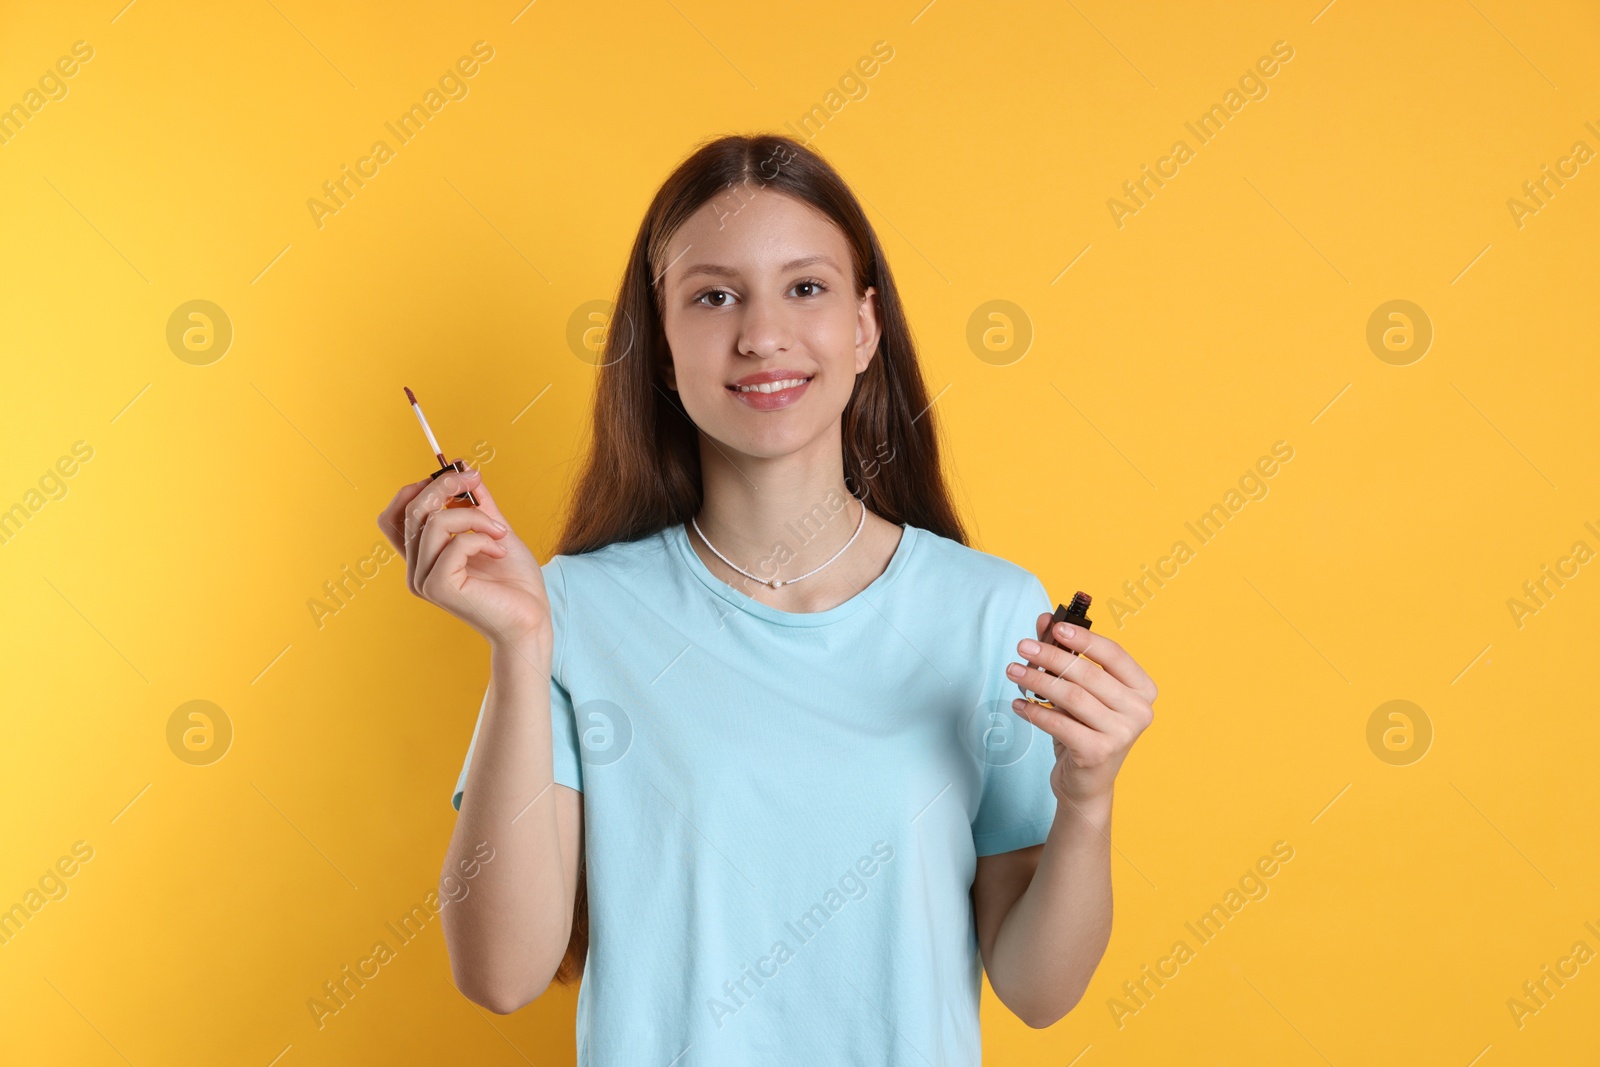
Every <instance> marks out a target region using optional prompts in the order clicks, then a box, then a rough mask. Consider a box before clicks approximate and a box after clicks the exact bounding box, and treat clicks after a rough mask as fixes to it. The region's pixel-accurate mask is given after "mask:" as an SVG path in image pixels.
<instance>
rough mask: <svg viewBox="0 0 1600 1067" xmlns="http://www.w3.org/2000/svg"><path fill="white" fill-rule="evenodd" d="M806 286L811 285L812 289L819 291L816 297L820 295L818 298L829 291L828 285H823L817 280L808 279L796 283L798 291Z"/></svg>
mask: <svg viewBox="0 0 1600 1067" xmlns="http://www.w3.org/2000/svg"><path fill="white" fill-rule="evenodd" d="M806 285H809V286H810V287H811V288H812V289H815V290H816V291H817V292H816V295H818V296H820V295H822V294H823V293H825V292H827V291H828V287H827V286H826V285H823V284H822V282H820V281H819V280H817V279H816V278H807V279H805V280H804V281H798V282H795V283H794V287H795V288H796V289H799V288H800V287H801V286H806Z"/></svg>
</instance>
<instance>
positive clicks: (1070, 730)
mask: <svg viewBox="0 0 1600 1067" xmlns="http://www.w3.org/2000/svg"><path fill="white" fill-rule="evenodd" d="M1011 710H1012V711H1014V712H1016V713H1017V714H1018V715H1020V716H1021V717H1022V718H1024V719H1026V720H1027V721H1028V722H1031V723H1033V725H1035V726H1037V727H1038V728H1039V729H1041V730H1043V731H1044V732H1045V733H1047V734H1049V735H1050V736H1051V737H1052V738H1054V739H1055V740H1057V741H1059V742H1061V743H1062V744H1063V745H1065V746H1066V747H1067V749H1068V750H1069V751H1072V752H1083V751H1085V750H1086V749H1088V748H1092V747H1093V746H1094V745H1095V744H1097V743H1098V742H1097V740H1096V738H1097V737H1098V736H1099V735H1098V733H1097V732H1096V731H1094V730H1092V729H1090V728H1089V727H1087V726H1085V725H1084V724H1083V723H1081V722H1079V721H1078V720H1077V719H1074V718H1073V717H1072V716H1071V715H1068V714H1066V713H1064V712H1062V711H1061V710H1060V709H1059V708H1047V707H1045V706H1043V705H1042V704H1038V703H1035V702H1034V701H1032V700H1023V699H1022V698H1021V697H1018V698H1017V699H1016V700H1013V701H1012V702H1011ZM1074 761H1076V757H1074Z"/></svg>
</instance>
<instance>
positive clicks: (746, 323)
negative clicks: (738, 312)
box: [739, 293, 792, 359]
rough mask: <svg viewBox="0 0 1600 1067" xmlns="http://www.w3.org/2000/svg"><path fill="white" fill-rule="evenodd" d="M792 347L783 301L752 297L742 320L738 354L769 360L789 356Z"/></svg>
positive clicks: (759, 296)
mask: <svg viewBox="0 0 1600 1067" xmlns="http://www.w3.org/2000/svg"><path fill="white" fill-rule="evenodd" d="M791 343H792V338H791V334H790V330H789V322H788V312H787V309H786V308H785V307H784V306H783V301H782V300H780V299H776V298H773V297H770V296H767V295H765V294H762V293H753V294H751V295H750V297H749V299H748V300H746V301H745V305H744V314H743V315H742V316H741V317H740V319H739V352H740V353H741V354H743V355H747V356H758V357H760V358H762V359H768V358H771V357H772V356H776V355H778V354H780V353H783V352H787V351H788V350H789V347H790V345H791Z"/></svg>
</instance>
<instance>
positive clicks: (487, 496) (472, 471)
mask: <svg viewBox="0 0 1600 1067" xmlns="http://www.w3.org/2000/svg"><path fill="white" fill-rule="evenodd" d="M466 476H467V477H468V478H469V479H470V481H469V482H468V483H467V484H468V488H470V489H471V490H472V495H473V496H475V497H477V498H478V507H480V508H482V509H483V511H484V513H485V514H487V515H488V516H489V517H490V518H491V519H493V520H495V521H496V522H498V523H500V524H501V525H503V526H505V527H507V528H509V527H510V526H511V523H510V522H509V521H508V520H507V519H506V517H505V515H504V514H502V513H501V511H500V505H499V504H497V503H495V499H494V494H493V493H491V492H489V487H488V485H486V484H484V481H483V472H482V471H479V470H478V469H477V468H476V467H468V468H467V475H466Z"/></svg>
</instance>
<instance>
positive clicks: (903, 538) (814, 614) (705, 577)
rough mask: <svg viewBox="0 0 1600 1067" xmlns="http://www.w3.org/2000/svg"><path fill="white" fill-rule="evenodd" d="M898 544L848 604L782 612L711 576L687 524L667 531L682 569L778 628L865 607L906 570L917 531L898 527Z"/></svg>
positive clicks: (820, 622)
mask: <svg viewBox="0 0 1600 1067" xmlns="http://www.w3.org/2000/svg"><path fill="white" fill-rule="evenodd" d="M901 530H902V533H901V534H900V543H899V544H898V545H896V546H895V550H894V555H892V556H890V557H889V565H888V566H887V567H885V568H884V570H883V573H882V574H880V575H878V576H877V577H876V578H874V579H873V580H872V581H870V582H868V583H867V586H866V588H864V589H862V590H861V591H859V592H858V593H856V594H855V595H854V596H852V597H851V598H850V599H849V600H846V601H845V602H844V603H842V604H835V605H834V606H833V607H831V608H828V609H827V610H825V611H783V610H781V609H779V608H775V607H773V606H772V605H771V604H763V603H762V602H761V601H759V600H756V599H754V598H753V597H750V596H747V595H745V594H744V593H741V592H740V591H739V590H737V589H735V588H734V587H733V586H731V585H729V584H728V583H727V582H724V581H723V580H722V579H720V578H718V577H717V576H716V575H715V574H712V573H711V568H709V567H707V566H706V563H705V560H703V559H701V558H700V557H699V555H697V554H696V553H695V550H694V546H693V545H691V544H690V543H689V524H688V523H686V522H681V523H678V524H677V525H676V526H672V527H669V531H670V532H669V534H668V536H669V537H670V538H671V540H672V541H673V543H674V544H676V545H677V547H678V554H679V556H680V557H681V558H682V559H683V563H684V566H686V567H688V568H689V570H690V572H691V573H693V574H694V576H695V577H696V578H698V579H700V582H701V584H702V585H704V586H705V587H706V588H707V589H709V590H711V592H713V593H715V594H716V595H717V596H719V597H721V598H722V599H723V600H726V601H727V602H728V603H729V604H732V605H733V606H734V607H736V608H738V609H739V610H740V611H743V612H745V613H746V614H749V615H754V616H755V617H756V618H758V619H764V620H766V621H767V622H772V623H777V624H778V625H780V626H826V625H828V624H829V623H832V622H838V621H839V620H840V619H846V618H849V617H850V616H851V615H854V614H855V613H856V612H858V611H860V610H861V609H862V608H864V607H866V606H867V603H868V597H869V596H872V597H876V596H878V595H879V594H881V593H882V592H883V590H884V589H885V588H887V587H888V586H889V584H890V583H891V582H893V581H894V580H895V578H896V577H898V576H899V574H900V572H901V571H903V570H905V568H906V563H907V561H908V560H909V559H910V558H911V552H912V550H913V549H914V548H916V544H917V536H918V533H919V531H918V529H917V527H915V526H913V525H911V524H910V523H909V522H908V523H903V524H902V525H901Z"/></svg>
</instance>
